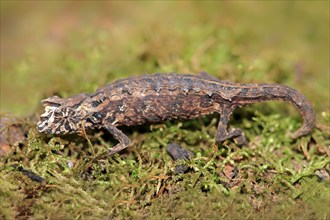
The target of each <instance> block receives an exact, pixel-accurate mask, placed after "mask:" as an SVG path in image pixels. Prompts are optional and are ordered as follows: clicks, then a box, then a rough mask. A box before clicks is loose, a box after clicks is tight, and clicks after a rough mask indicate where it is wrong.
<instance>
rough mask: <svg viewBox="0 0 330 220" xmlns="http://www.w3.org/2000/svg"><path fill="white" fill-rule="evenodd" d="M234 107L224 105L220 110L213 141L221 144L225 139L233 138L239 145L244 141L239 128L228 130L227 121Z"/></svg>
mask: <svg viewBox="0 0 330 220" xmlns="http://www.w3.org/2000/svg"><path fill="white" fill-rule="evenodd" d="M234 109H235V108H233V107H230V106H225V107H223V108H222V109H221V111H220V119H219V124H218V130H217V133H216V136H215V141H216V143H217V144H221V143H222V142H224V141H225V140H227V139H231V138H234V139H235V140H236V141H237V144H238V145H240V146H242V145H244V144H245V143H246V139H245V135H244V133H243V131H242V130H241V129H239V128H234V129H232V130H230V131H228V122H229V119H230V115H231V114H232V113H233V110H234Z"/></svg>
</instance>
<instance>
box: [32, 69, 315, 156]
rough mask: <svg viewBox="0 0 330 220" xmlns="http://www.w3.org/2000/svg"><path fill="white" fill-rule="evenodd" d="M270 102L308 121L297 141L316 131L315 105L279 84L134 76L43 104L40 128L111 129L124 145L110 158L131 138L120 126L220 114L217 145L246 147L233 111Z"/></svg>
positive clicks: (48, 130) (203, 77)
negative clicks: (293, 110) (227, 143)
mask: <svg viewBox="0 0 330 220" xmlns="http://www.w3.org/2000/svg"><path fill="white" fill-rule="evenodd" d="M268 100H281V101H286V102H290V103H292V104H293V105H294V106H295V107H296V108H297V109H298V111H299V112H300V114H301V115H302V117H303V120H304V121H303V125H302V127H301V128H300V129H299V130H297V131H296V132H295V133H293V134H292V135H291V136H292V138H294V139H295V138H298V137H300V136H303V135H306V134H309V133H311V132H312V130H313V128H314V126H315V113H314V111H313V108H312V106H311V104H310V103H309V102H308V101H307V99H306V98H305V97H304V96H303V95H302V94H301V93H299V92H298V91H297V90H295V89H292V88H290V87H287V86H283V85H278V84H238V83H233V82H229V81H221V80H219V79H216V78H214V77H213V76H210V75H208V74H206V73H203V74H200V75H189V74H174V73H171V74H153V75H144V76H137V77H130V78H127V79H123V80H119V81H116V82H114V83H111V84H108V85H106V86H105V87H103V88H100V89H98V90H97V91H96V92H95V93H93V94H79V95H76V96H73V97H70V98H66V99H62V98H59V97H57V96H54V97H50V98H48V99H45V100H43V101H42V102H43V104H44V106H45V113H43V114H42V115H41V117H40V121H39V122H38V125H37V129H38V131H39V132H43V133H48V134H70V133H79V132H81V131H83V130H85V129H86V130H90V129H99V128H105V129H107V130H108V131H109V132H110V133H111V134H112V135H113V136H114V137H115V139H117V140H118V142H119V143H118V144H117V145H115V146H114V147H112V148H111V149H109V155H111V154H114V153H116V152H119V151H121V150H123V149H125V148H126V147H127V146H128V145H129V144H130V140H129V138H128V137H127V136H126V135H125V134H124V133H123V132H122V131H121V130H119V129H118V128H117V127H118V126H134V125H141V124H145V123H154V122H162V121H166V120H173V119H178V120H186V119H193V118H198V117H201V116H203V115H209V114H212V113H215V112H217V113H219V115H220V119H219V124H218V130H217V132H216V135H215V141H216V143H221V142H223V141H224V140H226V139H230V138H234V139H236V140H237V142H238V144H243V143H245V137H244V133H243V132H242V131H241V130H240V129H237V128H236V129H232V130H228V129H227V124H228V122H229V119H230V115H231V114H232V112H233V111H234V110H235V109H236V108H239V107H242V106H245V105H248V104H252V103H258V102H263V101H268Z"/></svg>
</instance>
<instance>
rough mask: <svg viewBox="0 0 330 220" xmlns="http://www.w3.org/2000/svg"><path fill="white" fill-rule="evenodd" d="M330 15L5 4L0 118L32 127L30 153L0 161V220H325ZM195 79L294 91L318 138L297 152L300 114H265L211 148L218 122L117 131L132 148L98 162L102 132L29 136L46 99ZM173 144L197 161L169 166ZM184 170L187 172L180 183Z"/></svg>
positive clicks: (256, 108)
mask: <svg viewBox="0 0 330 220" xmlns="http://www.w3.org/2000/svg"><path fill="white" fill-rule="evenodd" d="M328 8H329V2H326V1H319V2H318V1H314V2H291V1H290V2H268V3H261V2H246V3H244V2H219V3H214V2H212V3H211V2H207V3H201V2H179V3H173V2H172V3H170V2H158V3H151V2H140V3H134V4H133V3H132V2H126V3H118V2H102V3H101V2H99V4H94V3H92V2H84V3H80V2H79V3H77V2H61V3H56V2H47V3H43V2H14V3H13V2H11V1H1V82H0V83H1V88H0V89H1V100H0V104H1V106H0V107H1V111H2V112H10V113H12V114H14V115H20V116H21V117H22V118H23V116H24V117H26V116H31V115H33V116H32V117H28V118H27V119H25V121H24V123H23V124H24V128H27V132H28V134H27V141H26V143H25V144H23V145H19V146H14V147H13V148H12V151H11V153H10V154H8V155H7V156H5V157H2V158H1V159H0V165H1V168H0V186H1V187H0V200H1V202H0V213H1V214H0V218H4V219H13V218H22V219H24V218H28V217H33V218H35V219H44V218H45V217H48V218H52V219H72V218H81V219H99V218H102V219H103V218H107V217H108V218H111V217H118V218H130V217H131V218H136V217H140V218H142V217H148V218H151V219H163V218H173V219H176V218H196V219H199V218H211V219H221V218H224V219H330V210H329V204H330V190H329V186H330V185H329V168H330V167H329V156H330V152H329V151H330V150H329V145H330V141H329V139H330V134H329V123H330V111H329V107H330V101H329V28H328V27H329V10H328ZM22 51H23V52H24V53H23V52H22ZM200 71H207V72H209V73H211V74H213V75H214V76H216V77H218V78H220V79H227V80H232V81H237V82H244V83H251V82H255V83H260V82H266V83H272V82H275V83H281V84H286V85H289V86H292V87H294V88H296V89H298V90H299V91H301V92H302V93H303V94H304V95H306V96H307V97H308V99H309V100H311V102H312V104H313V106H314V107H315V109H316V114H317V128H316V129H315V131H314V132H313V134H311V135H309V136H306V137H303V138H301V139H299V140H298V141H291V140H290V139H289V138H288V136H287V133H288V131H294V130H295V129H297V128H298V127H299V126H300V125H301V119H300V116H299V115H298V113H297V112H296V111H295V109H294V108H293V107H292V106H289V105H288V104H287V103H276V102H270V103H263V104H258V105H253V106H250V107H247V108H244V109H240V110H238V111H236V112H235V114H234V116H233V120H232V121H231V126H233V127H234V126H235V127H240V128H242V129H243V130H244V131H245V133H246V136H247V138H248V140H249V144H247V145H246V146H243V147H238V146H237V145H236V144H235V142H233V141H227V142H225V143H224V145H223V146H216V145H215V144H214V139H213V136H214V134H215V131H216V124H217V117H216V115H215V116H210V117H205V118H202V119H199V120H193V121H186V122H166V123H162V124H157V125H146V126H140V127H133V128H123V129H124V131H125V133H127V134H128V135H129V137H130V138H131V140H132V144H131V146H130V147H129V148H128V149H127V150H125V151H124V152H122V153H120V154H118V155H115V156H114V157H112V158H110V159H108V160H99V161H94V160H93V158H95V156H96V155H98V154H100V153H102V152H105V151H106V149H107V147H109V146H113V144H115V142H114V140H113V139H112V138H111V137H110V136H109V135H108V134H107V133H106V132H104V131H98V132H96V133H92V134H89V135H88V139H87V138H82V137H78V136H71V137H53V136H44V135H41V134H39V133H38V132H37V131H36V129H35V127H34V124H35V121H34V116H37V115H39V114H40V113H41V112H42V107H41V106H40V104H39V101H40V100H41V99H42V98H45V97H48V96H51V95H54V94H59V95H61V96H63V97H68V96H70V95H74V94H77V93H80V92H93V91H95V89H96V88H98V87H99V86H103V85H104V84H106V83H107V82H110V81H113V80H115V79H118V78H123V77H126V76H130V75H137V74H144V73H156V72H179V73H187V72H189V73H192V72H194V73H198V72H200ZM172 142H176V143H179V144H181V145H182V146H184V147H185V148H187V149H189V150H191V151H192V152H193V153H194V155H195V156H194V157H193V158H192V159H191V160H189V161H183V162H182V161H181V162H176V163H174V162H173V161H172V159H171V158H170V156H169V155H168V154H167V153H166V145H167V144H169V143H172ZM181 163H184V164H186V165H187V166H188V167H189V168H190V170H189V172H187V173H185V174H180V175H175V174H174V173H173V170H174V167H175V165H176V164H181ZM14 164H20V165H21V166H22V167H24V168H25V169H27V170H30V171H32V172H34V173H35V174H37V175H39V176H41V177H43V178H45V180H46V182H43V183H42V184H40V183H37V182H34V181H32V180H31V179H29V178H28V177H27V176H25V175H23V174H22V173H21V172H18V171H17V169H15V168H13V166H12V165H14ZM233 173H235V175H234V174H233ZM322 173H323V174H322ZM233 176H234V178H233Z"/></svg>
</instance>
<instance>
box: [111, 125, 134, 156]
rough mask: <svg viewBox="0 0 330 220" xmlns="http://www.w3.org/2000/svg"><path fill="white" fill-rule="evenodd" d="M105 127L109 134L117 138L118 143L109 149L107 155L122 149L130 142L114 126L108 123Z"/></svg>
mask: <svg viewBox="0 0 330 220" xmlns="http://www.w3.org/2000/svg"><path fill="white" fill-rule="evenodd" d="M105 128H106V129H107V130H108V131H109V133H110V134H112V135H113V137H114V138H115V139H116V140H118V144H116V145H115V146H114V147H112V148H110V149H109V151H108V156H111V155H113V154H115V153H118V152H119V151H122V150H124V149H125V148H127V147H128V145H129V144H130V143H131V140H130V139H129V138H128V137H127V136H126V135H125V134H124V133H123V132H122V131H121V130H119V129H118V128H117V127H116V126H114V125H111V124H110V125H107V126H105Z"/></svg>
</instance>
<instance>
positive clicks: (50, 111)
mask: <svg viewBox="0 0 330 220" xmlns="http://www.w3.org/2000/svg"><path fill="white" fill-rule="evenodd" d="M67 103H68V102H67V101H66V100H65V99H61V98H59V97H57V96H54V97H51V98H48V99H45V100H43V104H44V106H45V112H44V113H43V114H42V115H41V116H40V121H39V122H38V124H37V129H38V131H39V132H42V133H47V134H70V133H75V132H77V131H79V130H81V120H80V117H79V115H78V114H77V113H76V110H75V108H74V106H71V105H68V104H67Z"/></svg>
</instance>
